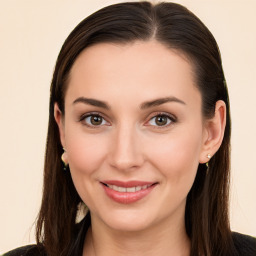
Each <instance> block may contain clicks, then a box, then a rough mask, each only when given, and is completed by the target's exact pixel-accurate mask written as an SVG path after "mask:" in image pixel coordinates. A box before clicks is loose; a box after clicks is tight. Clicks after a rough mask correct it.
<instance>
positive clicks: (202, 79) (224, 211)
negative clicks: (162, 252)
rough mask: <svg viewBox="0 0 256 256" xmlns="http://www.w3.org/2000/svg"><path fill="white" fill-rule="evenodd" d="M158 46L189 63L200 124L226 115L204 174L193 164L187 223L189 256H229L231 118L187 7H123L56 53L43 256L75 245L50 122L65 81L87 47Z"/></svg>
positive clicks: (70, 190) (65, 180)
mask: <svg viewBox="0 0 256 256" xmlns="http://www.w3.org/2000/svg"><path fill="white" fill-rule="evenodd" d="M151 39H154V40H157V41H159V42H161V43H162V44H164V45H166V46H167V47H168V48H170V49H175V50H177V51H179V52H182V53H183V54H185V55H186V56H187V57H188V58H189V59H190V61H191V63H192V65H193V67H194V71H195V77H196V82H197V83H196V84H197V87H198V89H199V91H200V92H201V95H202V102H203V103H202V114H203V116H204V118H210V117H212V116H213V115H214V110H215V103H216V102H217V101H218V100H223V101H224V102H225V103H226V107H227V119H226V129H225V134H224V138H223V142H222V145H221V147H220V149H219V150H218V152H217V153H216V154H215V155H214V156H213V157H212V159H211V161H210V163H209V168H208V171H207V170H206V166H205V165H201V164H199V167H198V171H197V175H196V178H195V182H194V184H193V186H192V188H191V191H190V192H189V194H188V197H187V204H186V212H185V223H186V230H187V234H188V236H189V237H190V239H191V245H192V246H191V255H193V256H198V255H205V256H213V255H218V256H221V255H223V256H224V255H225V256H228V255H233V250H234V249H233V242H232V237H231V231H230V226H229V211H228V202H229V194H228V193H229V171H230V130H231V129H230V111H229V99H228V91H227V87H226V82H225V77H224V73H223V69H222V63H221V57H220V53H219V48H218V45H217V43H216V41H215V39H214V37H213V36H212V34H211V32H210V31H209V30H208V29H207V27H206V26H205V25H204V24H203V23H202V22H201V21H200V20H199V19H198V18H197V17H196V16H195V15H194V14H193V13H191V12H190V11H189V10H187V9H186V8H185V7H183V6H181V5H179V4H174V3H158V4H155V5H154V4H151V3H149V2H129V3H120V4H114V5H111V6H108V7H105V8H103V9H101V10H99V11H97V12H95V13H94V14H92V15H90V16H89V17H87V18H86V19H84V20H83V21H82V22H81V23H80V24H78V26H77V27H76V28H75V29H74V30H73V31H72V32H71V34H70V35H69V36H68V38H67V39H66V41H65V42H64V44H63V46H62V49H61V51H60V53H59V56H58V59H57V62H56V66H55V70H54V74H53V79H52V84H51V96H50V113H49V126H48V136H47V145H46V154H45V167H44V187H43V199H42V205H41V210H40V212H39V216H38V220H37V242H38V244H43V245H44V247H45V248H46V251H47V253H48V255H50V256H53V255H68V252H69V249H70V248H71V247H72V245H73V244H74V243H75V239H76V237H75V223H76V215H77V209H78V205H79V203H81V198H80V197H79V195H78V193H77V191H76V189H75V187H74V185H73V182H72V179H71V175H70V173H69V172H64V171H63V166H62V163H61V160H60V159H61V154H62V153H63V149H62V146H61V143H60V136H59V131H58V127H57V124H56V122H55V120H54V103H58V106H59V108H60V110H61V111H62V113H63V114H64V113H65V109H64V99H65V92H66V89H67V86H68V79H69V73H70V69H71V67H72V65H73V64H74V62H75V60H76V58H77V57H78V55H79V54H80V53H81V52H82V51H83V50H84V49H85V48H86V47H88V46H91V45H94V44H98V43H102V42H114V43H119V44H126V43H130V42H132V41H135V40H142V41H148V40H151Z"/></svg>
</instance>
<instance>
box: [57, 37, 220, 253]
mask: <svg viewBox="0 0 256 256" xmlns="http://www.w3.org/2000/svg"><path fill="white" fill-rule="evenodd" d="M80 97H86V98H91V99H97V100H101V101H104V102H106V103H107V104H108V105H109V106H110V109H104V108H101V107H98V106H92V105H89V104H85V103H83V102H76V103H74V101H76V100H77V99H78V98H80ZM166 97H172V99H173V97H175V99H178V100H179V101H182V102H178V101H173V100H172V101H169V102H166V103H164V104H161V105H158V106H151V107H149V108H145V109H141V108H140V106H141V104H142V103H144V102H148V101H152V100H155V99H158V98H166ZM201 102H202V99H201V94H200V92H199V90H198V89H197V87H196V85H195V78H194V73H193V66H192V65H191V63H190V62H189V61H188V60H187V59H186V57H185V56H183V55H182V54H180V53H178V52H175V51H173V50H170V49H167V48H166V47H165V46H164V45H162V44H161V43H159V42H157V41H155V40H151V41H147V42H142V41H136V42H134V43H129V44H126V45H117V44H110V43H102V44H97V45H94V46H92V47H89V48H87V49H85V50H84V51H83V52H82V53H81V54H80V55H79V56H78V58H77V60H76V61H75V63H74V65H73V67H72V69H71V73H70V79H69V84H68V89H67V92H66V95H65V115H63V114H62V113H61V111H60V110H59V108H58V106H57V104H56V105H55V119H56V122H57V124H58V126H59V131H60V138H61V142H62V145H63V147H64V148H65V149H66V153H65V154H64V159H65V160H66V162H67V163H68V164H69V166H70V171H71V175H72V179H73V182H74V185H75V187H76V189H77V191H78V193H79V195H80V197H81V198H82V200H83V201H84V202H85V204H86V205H87V206H88V208H89V209H90V212H91V219H92V226H91V228H90V229H89V231H88V233H87V236H86V239H85V244H84V255H97V256H99V255H104V256H106V255H112V256H113V255H189V252H190V241H189V239H188V237H187V235H186V231H185V223H184V215H185V205H186V197H187V194H188V192H189V190H190V188H191V186H192V184H193V182H194V179H195V176H196V172H197V167H198V164H199V163H206V162H207V161H208V160H209V159H208V157H207V154H211V155H213V154H214V153H215V152H216V151H217V150H218V148H219V147H220V145H221V142H222V138H223V133H224V129H225V103H224V102H222V101H218V102H217V104H216V111H215V116H214V117H213V118H212V119H210V120H205V119H204V118H203V116H202V111H201V109H202V106H201ZM91 112H93V113H94V114H95V112H96V113H98V114H100V115H101V116H102V117H103V119H100V122H98V123H97V122H96V125H95V123H92V122H91V121H92V119H91V118H90V117H86V118H84V116H85V114H88V113H91ZM159 114H161V115H165V116H162V117H165V119H164V120H162V122H161V121H160V122H158V121H157V120H158V119H157V118H156V117H157V115H159ZM166 115H169V116H170V117H171V118H169V117H167V116H166ZM93 124H94V126H93ZM92 126H93V127H92ZM102 180H121V181H130V180H141V181H150V182H157V185H156V186H155V187H154V189H153V190H152V191H151V192H150V193H149V194H148V195H147V196H146V197H144V198H142V199H141V200H139V201H137V202H134V203H131V204H120V203H117V202H115V201H113V200H112V199H110V198H109V197H108V196H107V195H106V193H105V191H104V189H103V187H102V185H101V183H100V181H102Z"/></svg>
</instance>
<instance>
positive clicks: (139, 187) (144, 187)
mask: <svg viewBox="0 0 256 256" xmlns="http://www.w3.org/2000/svg"><path fill="white" fill-rule="evenodd" d="M106 185H107V186H108V187H109V188H111V189H113V190H115V191H118V192H128V193H132V192H136V191H140V190H142V189H147V188H148V187H150V185H144V186H137V187H131V188H124V187H118V186H116V185H109V184H106Z"/></svg>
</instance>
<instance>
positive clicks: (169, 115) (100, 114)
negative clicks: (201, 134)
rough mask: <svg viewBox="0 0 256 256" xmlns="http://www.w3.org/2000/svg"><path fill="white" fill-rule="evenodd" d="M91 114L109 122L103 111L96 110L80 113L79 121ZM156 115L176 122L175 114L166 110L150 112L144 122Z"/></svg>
mask: <svg viewBox="0 0 256 256" xmlns="http://www.w3.org/2000/svg"><path fill="white" fill-rule="evenodd" d="M93 115H95V116H100V117H102V118H103V119H104V120H105V121H106V122H108V123H110V122H109V121H108V118H106V117H105V115H104V114H103V113H101V112H98V111H92V112H88V113H85V114H83V115H81V116H80V118H79V121H82V120H84V119H85V118H87V117H89V116H93ZM157 116H167V117H168V118H170V119H171V121H172V123H173V122H177V118H176V116H174V115H173V114H170V113H167V112H161V111H159V112H156V113H152V114H151V115H150V116H149V117H148V118H147V121H146V123H148V122H149V121H150V120H151V119H152V118H155V117H157ZM88 126H92V125H88ZM101 126H102V125H98V127H101ZM147 126H150V125H147ZM168 126H169V125H166V126H162V127H161V126H158V127H159V128H165V127H168ZM93 127H97V126H93Z"/></svg>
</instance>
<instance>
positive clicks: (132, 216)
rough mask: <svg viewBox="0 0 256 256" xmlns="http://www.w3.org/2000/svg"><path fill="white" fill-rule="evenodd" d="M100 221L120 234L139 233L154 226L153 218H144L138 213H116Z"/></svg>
mask: <svg viewBox="0 0 256 256" xmlns="http://www.w3.org/2000/svg"><path fill="white" fill-rule="evenodd" d="M102 221H103V222H104V223H105V224H106V225H107V226H108V227H109V228H111V229H113V230H116V231H122V232H139V231H142V230H145V229H148V228H150V227H151V226H152V225H153V224H154V218H153V216H145V212H144V214H142V213H139V212H138V211H136V210H135V211H128V212H127V210H123V211H118V213H117V214H115V213H114V212H112V213H111V215H109V214H106V215H104V217H103V218H102Z"/></svg>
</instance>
